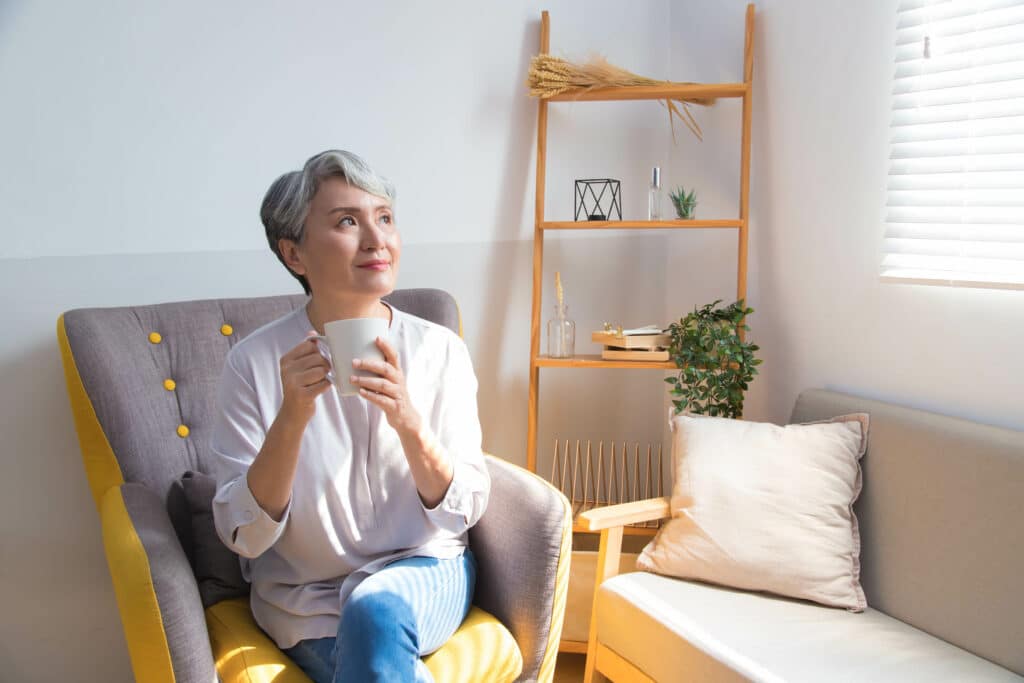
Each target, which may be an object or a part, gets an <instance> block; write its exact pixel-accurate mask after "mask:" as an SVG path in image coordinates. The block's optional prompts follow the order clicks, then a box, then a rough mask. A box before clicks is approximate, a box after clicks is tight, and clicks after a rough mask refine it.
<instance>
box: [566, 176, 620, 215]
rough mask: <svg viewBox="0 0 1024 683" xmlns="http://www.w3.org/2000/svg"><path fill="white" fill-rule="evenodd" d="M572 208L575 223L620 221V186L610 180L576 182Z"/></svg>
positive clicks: (594, 179) (615, 181)
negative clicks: (581, 221)
mask: <svg viewBox="0 0 1024 683" xmlns="http://www.w3.org/2000/svg"><path fill="white" fill-rule="evenodd" d="M573 208H574V209H575V214H576V217H575V219H574V220H577V221H580V220H583V221H621V220H622V189H621V184H620V183H619V181H618V180H614V179H612V178H588V179H585V180H577V181H576V196H575V199H574V200H573Z"/></svg>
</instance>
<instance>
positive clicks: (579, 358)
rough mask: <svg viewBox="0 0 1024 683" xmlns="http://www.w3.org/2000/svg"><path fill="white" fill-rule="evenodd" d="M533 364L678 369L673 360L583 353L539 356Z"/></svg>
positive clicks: (572, 366)
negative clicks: (616, 357) (612, 358)
mask: <svg viewBox="0 0 1024 683" xmlns="http://www.w3.org/2000/svg"><path fill="white" fill-rule="evenodd" d="M533 364H534V366H535V367H538V368H648V369H655V370H676V369H677V368H676V364H675V363H674V362H673V361H670V360H666V361H649V360H604V359H603V358H601V355H600V354H596V353H595V354H590V353H587V354H581V355H576V356H573V357H572V358H551V357H550V356H537V357H536V358H534V359H533Z"/></svg>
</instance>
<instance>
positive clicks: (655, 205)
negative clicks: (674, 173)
mask: <svg viewBox="0 0 1024 683" xmlns="http://www.w3.org/2000/svg"><path fill="white" fill-rule="evenodd" d="M647 220H649V221H660V220H661V169H660V168H658V167H657V166H655V167H654V168H653V169H652V170H651V186H650V188H648V190H647Z"/></svg>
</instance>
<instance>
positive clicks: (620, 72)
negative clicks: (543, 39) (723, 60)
mask: <svg viewBox="0 0 1024 683" xmlns="http://www.w3.org/2000/svg"><path fill="white" fill-rule="evenodd" d="M526 85H527V87H528V88H529V89H530V97H539V98H542V99H543V98H547V97H554V96H555V95H561V94H562V93H573V92H586V91H588V90H593V89H595V88H615V87H619V88H622V87H630V86H636V85H696V84H695V83H690V82H682V83H680V82H674V81H659V80H656V79H654V78H647V77H645V76H638V75H637V74H635V73H632V72H630V71H626V70H625V69H623V68H621V67H618V66H615V65H614V64H610V63H608V60H606V59H605V58H604V57H591V59H590V60H589V61H588V62H586V63H585V64H574V63H572V62H569V61H566V60H564V59H562V58H560V57H553V56H551V55H549V54H540V55H536V56H534V58H533V59H531V60H530V71H529V74H528V75H527V78H526ZM660 101H661V103H662V104H664V105H665V107H666V108H667V109H668V122H669V126H671V128H672V139H673V140H675V137H676V126H675V119H676V117H678V118H679V120H680V121H682V122H683V124H684V125H685V126H686V127H687V128H689V129H690V131H691V132H692V133H693V134H694V135H695V136H697V139H698V140H703V139H704V138H703V135H702V134H701V130H700V126H699V125H697V120H696V119H694V118H693V114H692V113H691V112H690V107H689V105H691V104H698V105H701V106H707V105H710V104H714V103H715V98H713V97H711V98H708V97H693V98H690V97H684V98H680V99H675V100H673V99H670V98H666V99H664V100H660ZM677 102H678V103H679V105H680V106H676V103H677Z"/></svg>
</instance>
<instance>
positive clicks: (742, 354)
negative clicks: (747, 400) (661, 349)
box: [665, 299, 761, 417]
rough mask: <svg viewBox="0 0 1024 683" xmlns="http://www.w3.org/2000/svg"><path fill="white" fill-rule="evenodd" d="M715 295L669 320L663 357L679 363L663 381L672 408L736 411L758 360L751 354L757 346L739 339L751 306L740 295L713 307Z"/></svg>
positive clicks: (738, 412) (720, 412)
mask: <svg viewBox="0 0 1024 683" xmlns="http://www.w3.org/2000/svg"><path fill="white" fill-rule="evenodd" d="M720 303H721V299H719V300H718V301H715V302H714V303H711V304H708V305H706V306H704V307H703V308H699V309H698V308H694V310H693V313H690V314H688V315H687V316H686V317H685V318H681V319H680V320H679V322H676V323H672V324H671V325H670V326H669V333H670V335H671V343H670V345H669V357H670V358H671V359H672V360H673V361H674V362H675V364H676V367H678V368H679V373H678V374H676V375H675V376H674V377H667V378H665V381H666V382H667V383H669V384H671V385H672V389H671V392H670V393H671V394H672V396H673V399H672V404H673V405H674V406H675V410H676V413H682V412H690V413H697V414H700V415H712V416H717V417H739V416H740V415H741V414H742V413H743V394H744V392H745V391H746V390H747V388H748V387H749V385H750V382H751V380H752V379H753V377H754V375H756V374H757V366H758V365H760V364H761V360H760V359H757V358H755V357H754V352H755V351H757V350H758V349H759V348H760V347H759V346H757V344H753V343H751V342H747V341H743V340H742V339H740V336H739V331H740V330H741V329H743V330H749V329H750V327H749V326H748V325H747V324H746V323H744V318H746V316H748V315H749V314H751V313H753V312H754V309H752V308H747V307H746V305H745V304H744V302H743V299H740V300H739V301H736V302H735V303H732V304H729V305H728V306H725V307H721V308H716V306H718V304H720Z"/></svg>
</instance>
